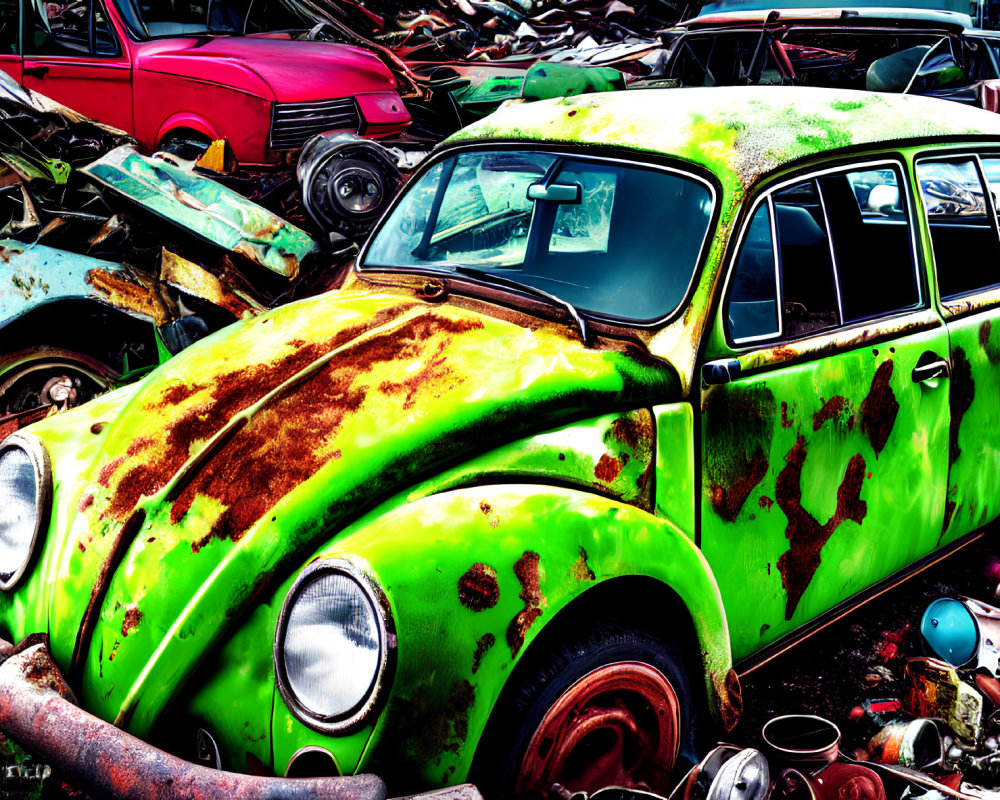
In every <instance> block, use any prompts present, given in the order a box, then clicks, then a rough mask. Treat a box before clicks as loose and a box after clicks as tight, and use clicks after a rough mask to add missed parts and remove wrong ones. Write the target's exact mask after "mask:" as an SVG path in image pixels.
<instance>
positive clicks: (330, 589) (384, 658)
mask: <svg viewBox="0 0 1000 800" xmlns="http://www.w3.org/2000/svg"><path fill="white" fill-rule="evenodd" d="M395 650H396V636H395V630H394V628H393V625H392V618H391V616H390V614H389V611H388V603H387V602H386V601H385V598H384V596H383V595H382V592H381V590H380V589H379V588H378V586H376V585H375V584H374V583H373V582H372V581H371V580H370V579H369V578H368V577H367V576H366V575H365V574H364V573H363V572H361V571H360V570H359V569H358V568H357V567H356V566H354V565H353V564H351V563H350V562H348V561H345V560H341V559H319V560H317V561H314V562H313V563H312V564H310V565H309V566H308V567H306V569H305V570H304V571H303V572H302V574H301V575H300V576H299V578H298V580H297V581H296V582H295V584H294V585H293V586H292V589H291V591H290V592H289V593H288V597H287V598H286V600H285V605H284V607H283V608H282V610H281V616H280V617H279V619H278V630H277V632H276V633H275V638H274V669H275V673H276V675H277V679H278V681H277V682H278V689H279V691H280V692H281V696H282V697H283V698H284V699H285V702H286V703H287V704H288V707H289V708H290V709H291V710H292V712H293V713H294V714H295V716H296V717H298V718H299V719H300V720H302V721H303V722H304V723H305V724H306V725H309V726H310V727H312V728H315V729H316V730H320V731H324V732H327V733H333V732H339V731H344V730H348V729H350V728H353V727H354V726H356V725H358V724H359V723H360V722H361V721H362V720H364V719H365V718H366V717H367V716H368V714H369V713H370V712H371V711H372V710H373V709H374V708H375V707H376V705H377V704H378V702H379V700H380V698H381V697H383V696H384V693H383V692H382V691H380V690H381V688H382V687H383V686H384V685H387V684H388V673H389V671H390V669H391V667H392V666H393V664H394V660H395Z"/></svg>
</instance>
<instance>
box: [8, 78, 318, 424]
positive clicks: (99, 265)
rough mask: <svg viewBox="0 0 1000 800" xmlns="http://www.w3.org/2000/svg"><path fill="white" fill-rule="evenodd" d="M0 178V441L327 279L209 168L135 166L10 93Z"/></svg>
mask: <svg viewBox="0 0 1000 800" xmlns="http://www.w3.org/2000/svg"><path fill="white" fill-rule="evenodd" d="M208 155H209V157H212V155H217V154H208ZM221 161H224V159H220V162H219V163H218V164H216V166H218V167H219V168H220V169H221V168H222V167H223V164H222V163H221ZM0 164H2V167H0V198H2V206H0V208H2V218H0V258H2V259H3V262H4V265H5V270H4V272H5V274H6V275H7V280H6V281H5V286H4V288H3V291H2V292H0V354H2V355H0V433H3V434H6V433H8V432H10V431H11V430H16V429H17V428H18V427H21V426H23V425H25V424H28V423H29V422H31V421H33V419H35V418H37V417H38V416H41V415H44V414H46V413H49V412H50V411H52V410H54V409H55V408H66V407H69V406H73V405H78V404H79V403H82V402H84V401H86V400H87V399H89V398H90V397H92V396H94V395H95V394H97V393H100V392H102V391H106V390H107V389H108V388H111V386H113V385H115V384H116V383H118V382H120V381H123V380H127V379H128V378H129V377H130V376H135V375H137V374H141V373H142V372H143V371H144V370H146V369H149V368H150V367H152V366H155V365H156V364H157V363H159V362H160V361H162V360H163V359H165V358H167V357H169V355H170V354H172V353H175V352H177V351H179V350H180V349H182V348H184V347H185V346H187V345H188V344H190V343H191V342H192V341H194V340H196V339H198V338H201V337H202V336H204V335H206V334H207V333H209V332H210V331H212V330H215V329H217V328H219V327H222V326H223V325H226V324H228V323H229V322H232V321H233V320H235V319H237V318H239V317H242V316H246V315H250V314H255V313H257V312H259V311H262V310H264V309H266V308H268V307H271V306H274V305H276V304H278V303H281V302H285V301H288V300H290V299H293V298H295V297H296V296H298V295H299V294H300V293H311V292H315V291H318V290H319V289H322V288H326V287H327V286H328V285H330V281H331V280H333V279H334V278H335V270H332V269H331V263H332V262H331V259H330V258H326V259H324V260H322V261H321V260H320V259H318V258H317V256H318V253H319V247H318V245H317V243H316V241H315V240H314V239H313V238H312V237H311V236H309V235H308V234H307V233H306V232H305V231H303V230H302V229H300V228H299V227H297V226H295V225H292V224H291V223H289V222H286V221H285V220H283V219H281V218H280V217H278V216H277V215H276V214H274V213H273V212H271V211H269V210H267V209H266V208H264V207H263V206H260V205H258V204H256V203H253V202H250V201H249V200H247V199H246V197H244V196H242V195H241V194H239V193H238V192H236V191H234V190H233V189H230V188H228V187H227V186H225V185H223V184H222V183H219V182H217V181H214V180H212V179H211V178H209V177H208V175H210V174H214V171H213V170H210V169H205V168H203V167H198V166H196V165H194V164H184V163H182V162H178V161H177V160H176V159H174V160H171V159H170V158H165V157H163V158H149V157H146V156H143V155H140V154H139V153H138V152H137V151H136V149H135V147H134V146H133V142H132V141H131V140H130V139H129V138H128V137H127V136H125V135H124V134H122V133H121V132H120V131H116V130H114V129H112V128H108V127H105V126H103V125H100V124H97V123H94V122H92V121H90V120H87V119H85V118H82V117H79V116H78V115H76V114H74V113H73V112H72V111H69V110H68V109H65V108H63V107H61V106H58V105H56V104H54V103H51V101H48V100H46V99H45V98H43V97H41V96H39V95H35V94H33V93H26V92H24V91H22V90H21V89H20V88H18V87H17V86H15V85H13V84H12V83H11V82H10V81H8V80H2V82H0Z"/></svg>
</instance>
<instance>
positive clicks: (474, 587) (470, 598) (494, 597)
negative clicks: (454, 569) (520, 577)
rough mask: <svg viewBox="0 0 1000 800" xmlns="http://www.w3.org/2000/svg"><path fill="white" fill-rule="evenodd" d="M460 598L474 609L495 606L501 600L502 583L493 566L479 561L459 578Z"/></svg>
mask: <svg viewBox="0 0 1000 800" xmlns="http://www.w3.org/2000/svg"><path fill="white" fill-rule="evenodd" d="M458 600H459V602H460V603H461V604H462V605H463V606H465V607H466V608H468V609H470V610H472V611H485V610H486V609H488V608H493V606H495V605H496V604H497V601H499V600H500V584H499V583H498V582H497V573H496V570H494V569H493V567H491V566H489V565H488V564H483V563H482V562H477V563H475V564H473V565H472V566H471V567H469V569H468V571H467V572H466V573H465V574H464V575H463V576H462V577H461V578H459V579H458Z"/></svg>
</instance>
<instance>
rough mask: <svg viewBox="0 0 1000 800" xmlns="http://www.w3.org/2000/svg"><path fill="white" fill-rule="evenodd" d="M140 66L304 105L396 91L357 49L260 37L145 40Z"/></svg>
mask: <svg viewBox="0 0 1000 800" xmlns="http://www.w3.org/2000/svg"><path fill="white" fill-rule="evenodd" d="M137 50H138V51H139V52H138V54H137V59H136V61H137V66H138V68H139V69H141V70H146V71H148V72H160V73H166V74H168V75H177V76H179V77H183V78H193V79H195V80H200V81H210V82H211V83H217V84H220V85H224V86H228V87H230V88H233V89H236V90H238V91H242V92H246V93H248V94H253V95H256V96H258V97H263V98H265V99H267V100H276V101H278V102H279V103H304V102H310V101H313V100H328V99H330V98H334V97H348V96H351V95H355V94H363V93H365V92H384V91H387V90H393V89H395V88H396V85H395V80H394V79H393V77H392V73H391V72H389V70H388V69H387V68H386V67H385V66H384V65H383V64H382V62H381V61H379V60H378V58H377V57H376V56H374V55H373V54H371V53H369V52H368V51H367V50H363V49H361V48H359V47H351V46H349V45H343V44H334V43H332V42H303V41H292V40H290V39H273V38H269V37H258V36H214V37H205V36H203V37H177V38H169V39H156V40H153V41H150V42H143V43H142V44H141V45H139V47H138V48H137Z"/></svg>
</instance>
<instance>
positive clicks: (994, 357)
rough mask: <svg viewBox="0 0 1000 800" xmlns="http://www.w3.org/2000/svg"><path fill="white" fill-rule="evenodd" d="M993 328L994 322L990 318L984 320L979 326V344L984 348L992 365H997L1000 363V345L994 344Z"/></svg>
mask: <svg viewBox="0 0 1000 800" xmlns="http://www.w3.org/2000/svg"><path fill="white" fill-rule="evenodd" d="M992 329H993V324H992V322H990V320H988V319H987V320H983V324H982V325H980V326H979V346H980V347H982V348H983V352H984V353H985V354H986V358H987V359H989V362H990V366H991V367H995V366H997V365H998V364H1000V345H996V344H993V342H991V341H990V334H991V333H992Z"/></svg>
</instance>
